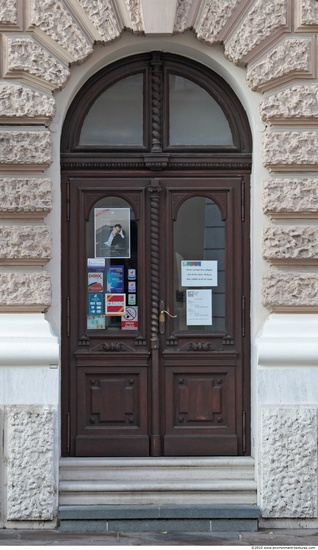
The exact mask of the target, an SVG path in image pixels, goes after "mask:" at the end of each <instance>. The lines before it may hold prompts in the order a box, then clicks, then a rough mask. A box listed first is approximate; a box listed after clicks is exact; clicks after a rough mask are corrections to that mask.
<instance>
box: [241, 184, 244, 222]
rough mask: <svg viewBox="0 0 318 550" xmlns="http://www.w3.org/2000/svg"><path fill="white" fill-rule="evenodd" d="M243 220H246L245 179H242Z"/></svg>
mask: <svg viewBox="0 0 318 550" xmlns="http://www.w3.org/2000/svg"><path fill="white" fill-rule="evenodd" d="M241 221H242V222H245V179H244V178H242V179H241Z"/></svg>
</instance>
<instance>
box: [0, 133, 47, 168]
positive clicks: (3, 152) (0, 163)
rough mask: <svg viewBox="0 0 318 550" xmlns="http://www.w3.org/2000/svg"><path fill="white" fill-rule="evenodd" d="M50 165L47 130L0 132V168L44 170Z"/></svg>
mask: <svg viewBox="0 0 318 550" xmlns="http://www.w3.org/2000/svg"><path fill="white" fill-rule="evenodd" d="M51 163H52V142H51V135H50V132H49V131H48V130H42V131H34V132H28V131H8V130H2V131H1V130H0V168H1V167H2V168H3V169H5V170H8V169H14V170H23V171H27V170H45V168H47V167H48V166H50V164H51Z"/></svg>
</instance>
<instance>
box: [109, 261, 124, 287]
mask: <svg viewBox="0 0 318 550" xmlns="http://www.w3.org/2000/svg"><path fill="white" fill-rule="evenodd" d="M107 292H124V266H123V265H111V266H109V267H108V268H107Z"/></svg>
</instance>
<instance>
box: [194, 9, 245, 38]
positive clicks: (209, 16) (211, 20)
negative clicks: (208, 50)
mask: <svg viewBox="0 0 318 550" xmlns="http://www.w3.org/2000/svg"><path fill="white" fill-rule="evenodd" d="M239 3H240V0H207V1H206V2H205V6H204V10H203V12H202V16H201V19H200V21H199V23H198V24H197V26H196V28H195V30H196V33H197V37H198V38H199V40H204V41H205V42H207V43H209V44H214V43H215V42H217V37H218V34H219V33H220V31H221V30H222V29H223V27H224V25H225V24H226V22H227V21H228V20H229V18H230V17H231V15H232V13H233V12H234V10H235V9H236V8H237V6H238V5H239Z"/></svg>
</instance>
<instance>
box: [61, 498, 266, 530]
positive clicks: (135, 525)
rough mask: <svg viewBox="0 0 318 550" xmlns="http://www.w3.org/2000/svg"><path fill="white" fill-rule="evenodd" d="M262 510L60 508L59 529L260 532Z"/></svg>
mask: <svg viewBox="0 0 318 550" xmlns="http://www.w3.org/2000/svg"><path fill="white" fill-rule="evenodd" d="M259 517H260V510H259V508H258V507H257V506H246V505H239V506H235V505H227V506H224V505H223V506H213V505H204V506H203V505H200V506H196V505H193V504H191V505H189V504H188V505H184V506H169V505H162V506H153V505H151V506H141V505H138V506H83V505H82V506H60V508H59V529H60V531H63V532H72V531H73V532H76V531H82V532H83V531H86V532H89V531H93V532H94V531H95V532H106V531H117V532H125V531H126V532H127V531H140V532H141V531H152V530H154V531H155V530H159V531H180V530H182V531H214V532H220V531H222V532H227V533H229V532H232V531H243V530H244V531H257V529H258V518H259Z"/></svg>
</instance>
